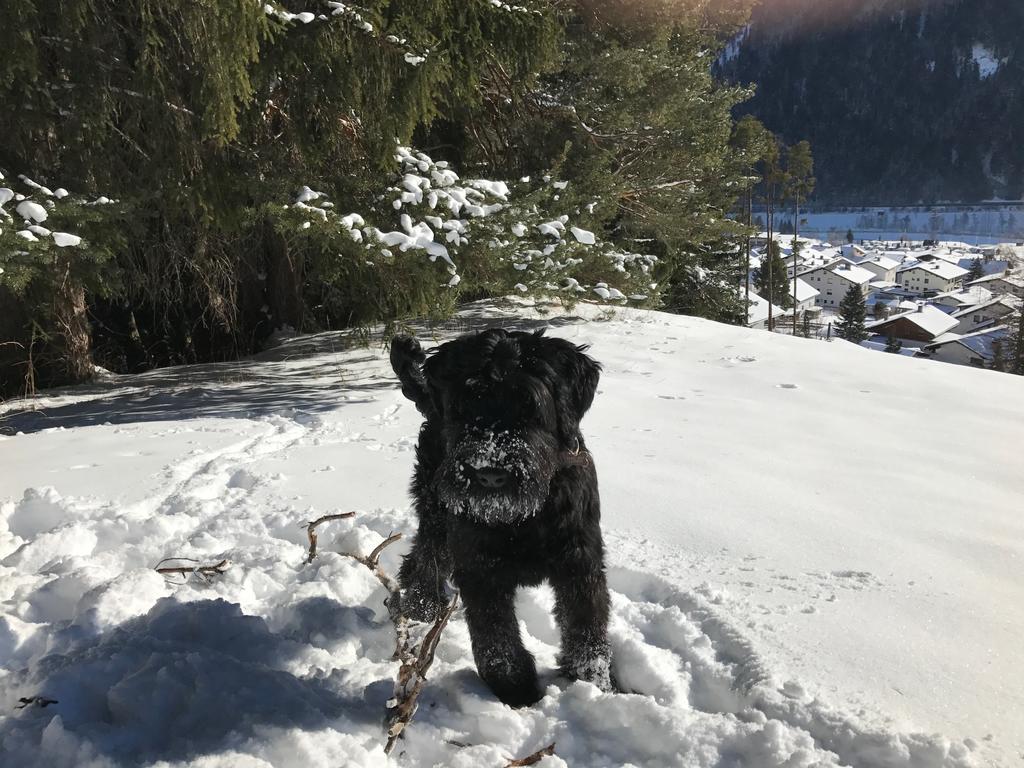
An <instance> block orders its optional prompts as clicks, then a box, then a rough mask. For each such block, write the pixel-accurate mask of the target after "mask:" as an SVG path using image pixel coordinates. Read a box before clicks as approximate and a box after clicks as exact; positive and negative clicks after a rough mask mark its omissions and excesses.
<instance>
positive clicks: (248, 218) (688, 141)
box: [0, 0, 767, 370]
mask: <svg viewBox="0 0 1024 768" xmlns="http://www.w3.org/2000/svg"><path fill="white" fill-rule="evenodd" d="M747 5H748V3H747V2H746V0H735V2H730V3H723V4H715V7H714V8H710V7H709V6H708V4H705V3H702V2H697V0H664V2H660V1H655V0H651V2H649V3H647V4H645V5H644V6H643V7H642V8H641V9H640V10H641V12H637V7H636V6H635V4H632V3H627V2H624V1H623V2H611V3H590V2H585V1H584V0H580V2H579V3H578V4H568V5H565V4H557V5H554V4H550V3H547V2H541V0H523V1H522V2H519V3H517V4H513V5H507V6H506V5H503V4H502V5H495V4H492V3H490V2H484V1H483V0H479V1H478V0H472V1H471V2H466V0H368V2H366V3H365V4H363V5H361V6H355V5H349V4H345V5H344V6H341V5H340V4H335V5H334V6H331V5H328V4H326V3H324V4H319V5H318V4H316V3H313V2H312V0H310V2H299V1H298V0H294V2H293V1H291V0H289V1H288V2H280V1H279V0H271V2H269V3H268V4H266V5H264V4H263V3H255V2H251V0H228V2H214V0H162V1H161V2H156V0H138V2H135V3H129V4H124V3H117V2H114V0H70V1H69V2H65V1H63V0H60V1H58V0H25V1H24V2H20V3H17V4H14V7H13V8H12V9H10V11H9V13H8V15H7V17H6V18H5V24H4V25H3V28H2V29H0V44H3V45H4V48H5V53H6V55H5V57H4V60H3V61H2V62H0V103H3V104H4V105H5V108H4V109H2V110H0V131H2V132H3V134H4V137H5V140H4V142H3V143H2V145H0V169H3V171H5V172H6V171H8V170H9V171H12V172H18V171H23V170H29V169H31V170H32V171H33V172H34V173H37V174H38V176H39V177H40V180H41V181H42V182H43V183H46V184H50V185H51V186H55V185H56V183H57V182H58V181H59V182H60V183H62V184H64V185H65V186H67V187H68V188H71V189H74V190H77V191H80V192H81V193H82V194H84V195H85V196H86V197H87V198H89V197H96V196H98V195H99V194H102V193H105V194H108V195H111V196H116V197H117V198H118V202H117V204H116V205H111V206H102V207H97V206H83V205H79V204H71V203H69V204H68V205H66V206H63V207H64V208H65V209H66V212H65V213H63V214H61V215H63V216H66V217H67V224H66V226H67V227H68V229H69V231H75V232H78V233H79V234H82V236H83V237H85V239H86V245H83V247H82V248H81V249H78V251H77V252H76V259H75V260H74V261H73V264H72V266H71V271H70V272H68V274H70V275H71V277H72V284H73V285H74V286H75V287H76V290H80V291H81V292H84V295H85V297H86V300H87V301H88V312H89V316H90V318H92V320H93V328H92V331H93V335H94V342H95V347H96V350H95V351H96V354H97V356H98V362H100V363H102V364H105V365H110V366H111V367H113V368H115V369H117V370H137V369H141V368H145V367H149V366H152V365H160V364H167V363H187V362H193V361H198V360H216V359H226V358H231V357H235V356H237V355H238V354H242V353H245V352H249V351H252V350H253V349H255V348H258V346H259V344H260V343H261V341H262V340H263V339H264V338H265V337H266V336H267V335H268V334H269V333H271V332H272V331H273V330H274V328H277V327H281V326H284V325H289V326H292V327H294V328H296V329H298V330H315V329H321V328H334V327H340V326H348V325H361V324H369V323H373V322H376V321H380V320H391V319H395V318H400V317H405V316H410V315H422V316H429V317H441V316H443V315H445V314H446V313H449V312H451V311H452V309H453V308H454V307H455V305H456V304H457V302H459V301H460V300H464V299H466V298H478V297H480V296H486V295H496V294H506V293H509V292H513V291H515V292H520V293H526V294H529V295H540V294H544V295H551V294H554V295H557V296H560V297H562V298H563V299H564V300H566V301H574V300H577V299H579V298H583V297H587V298H590V299H592V300H608V301H612V302H617V303H623V302H624V301H627V300H628V301H632V302H633V303H635V304H641V305H647V306H658V305H661V306H665V307H667V308H669V309H673V310H676V311H688V312H693V313H698V314H702V315H705V316H708V317H715V318H718V319H724V320H729V321H733V322H738V321H739V319H740V318H741V317H742V315H743V313H742V308H741V306H740V301H739V297H738V295H737V292H736V290H735V286H736V284H737V283H738V282H739V275H740V265H739V264H738V261H739V260H738V259H737V248H736V243H737V242H738V239H739V238H740V237H741V236H742V235H743V234H744V230H743V228H742V227H741V226H740V225H738V224H736V223H735V222H733V221H731V220H730V219H729V218H728V216H727V215H726V214H727V213H728V212H729V211H730V210H731V209H732V207H733V204H734V201H735V200H736V198H737V197H738V196H739V195H740V194H742V193H743V192H744V191H746V190H749V189H750V188H751V186H752V185H753V184H754V183H755V182H756V180H757V175H756V173H755V171H754V166H755V164H756V163H757V162H759V160H760V158H761V157H762V155H763V151H762V148H763V145H765V144H766V143H767V139H766V136H765V134H764V132H763V129H760V132H759V131H758V130H756V125H755V123H753V122H751V121H744V122H742V123H741V124H740V125H737V126H736V129H735V130H734V129H733V121H732V119H731V114H730V113H731V110H732V108H733V107H734V106H735V105H736V104H737V103H738V102H739V101H740V100H742V99H744V98H746V97H747V96H748V95H749V92H748V91H746V90H745V89H742V88H734V87H724V86H722V85H721V84H720V83H719V82H718V81H716V80H715V78H714V77H713V76H712V74H711V73H710V72H709V70H708V66H707V62H708V61H709V60H710V57H713V56H714V55H715V53H716V51H717V50H718V49H719V48H720V46H721V44H722V42H723V40H724V39H725V37H727V36H728V34H729V31H730V30H731V29H733V28H735V27H734V25H735V24H738V23H742V19H743V18H744V14H745V12H746V6H747ZM307 10H314V11H316V12H317V13H315V14H312V15H311V16H307V17H298V16H296V14H298V13H300V12H303V11H307ZM320 11H322V12H323V13H322V14H321V13H320ZM307 20H308V23H306V22H307ZM8 105H10V106H8ZM396 140H397V141H398V142H399V143H401V144H408V143H412V142H415V144H416V145H417V146H423V147H427V148H429V151H430V152H431V154H432V155H433V156H435V157H437V158H439V159H443V160H445V161H449V162H451V163H452V167H453V168H457V169H458V170H459V172H460V173H464V174H466V176H467V177H473V176H482V177H486V178H499V179H508V180H512V179H518V178H524V177H529V178H530V181H524V182H521V183H519V184H515V185H513V189H512V190H511V193H512V194H511V195H510V197H509V198H508V199H507V200H500V201H491V203H492V204H493V205H494V206H495V210H493V211H491V212H489V214H488V215H487V216H481V217H477V216H475V215H470V216H466V215H460V216H453V217H449V214H447V213H445V214H442V213H440V212H437V211H431V212H428V211H426V210H425V209H424V210H414V208H415V206H410V205H408V204H403V205H405V207H404V209H403V210H398V209H396V208H395V207H394V204H395V201H396V199H398V198H397V197H396V189H398V187H399V186H400V185H401V183H402V182H403V179H402V174H401V171H399V172H398V173H397V174H396V169H395V167H394V153H395V147H396ZM556 181H557V182H558V185H557V186H556V185H555V184H554V182H556ZM304 185H308V186H309V187H311V188H313V189H316V190H320V191H322V192H323V193H324V196H323V200H329V201H331V202H332V203H333V204H334V206H335V207H334V208H330V209H327V208H323V207H322V206H317V205H314V206H311V207H318V208H320V209H321V211H320V213H312V212H311V211H310V210H303V209H302V208H297V207H296V206H295V205H291V204H290V203H291V201H293V200H295V195H296V193H297V192H298V191H299V190H300V189H302V188H303V187H304ZM398 193H399V194H400V193H401V190H400V189H398ZM76 206H77V207H76ZM498 206H500V209H499V208H498ZM307 207H309V206H307ZM352 212H355V213H358V214H360V216H362V217H364V218H365V219H366V221H367V222H369V225H368V229H369V230H375V231H376V232H379V233H384V234H387V233H389V232H392V233H393V232H401V231H403V227H404V226H405V222H404V220H403V219H402V214H403V213H406V212H409V213H410V215H413V214H415V215H413V218H414V219H416V220H417V222H418V223H423V222H426V221H428V217H431V216H438V217H441V218H446V219H447V218H454V219H460V220H462V221H463V222H464V224H465V227H466V231H465V232H464V233H463V235H464V236H463V237H461V238H460V239H459V241H458V242H456V243H451V242H450V241H448V242H449V244H450V245H451V254H450V255H451V258H452V263H451V264H448V263H447V262H446V261H445V260H444V259H438V258H436V256H435V258H434V259H433V260H432V259H431V258H430V254H428V253H426V252H424V251H423V250H422V249H416V248H413V249H406V250H403V249H402V247H399V246H396V245H394V244H390V245H389V244H382V243H381V242H377V241H375V240H374V237H376V235H373V233H372V232H370V233H367V231H366V229H361V230H360V236H361V237H362V238H363V239H361V240H356V239H354V236H353V233H352V228H351V227H344V226H339V225H338V222H339V221H340V219H341V218H342V217H343V215H344V214H346V213H352ZM321 215H323V216H324V217H325V218H323V219H322V218H320V217H321ZM54 217H55V220H58V219H57V213H54ZM310 217H312V218H310ZM556 219H557V220H559V221H562V220H563V219H564V221H566V222H568V224H566V225H565V226H566V231H565V232H559V233H557V235H556V234H552V233H551V232H550V231H547V232H545V231H542V230H539V229H538V228H537V225H538V224H540V223H544V222H545V221H553V220H556ZM307 222H308V226H307ZM441 223H442V224H443V223H444V222H441ZM520 224H522V225H525V226H526V228H527V234H526V235H522V236H521V235H515V234H513V228H515V230H518V229H519V228H520V227H519V225H520ZM61 226H65V225H64V224H63V222H62V224H61ZM571 226H575V227H578V228H580V229H581V230H585V231H589V232H592V233H594V235H595V238H594V239H595V243H594V244H593V245H591V244H589V242H582V243H581V242H577V239H576V238H575V237H574V236H570V235H569V233H568V227H571ZM431 227H432V231H433V233H434V234H436V236H437V237H438V238H440V237H441V236H442V235H447V234H448V232H449V231H450V230H445V231H444V232H442V231H441V230H440V229H439V228H438V227H434V226H433V225H431ZM378 228H379V229H378ZM356 229H360V228H359V227H356ZM371 235H372V236H371ZM10 237H17V236H15V235H11V233H10V232H5V234H4V235H3V239H2V240H0V259H3V264H4V265H5V266H4V268H5V269H6V271H7V274H6V275H5V276H4V278H3V279H6V281H7V284H6V285H5V286H4V287H3V290H5V291H8V292H13V291H15V286H17V288H16V290H17V301H19V302H21V304H20V305H19V308H20V310H21V312H20V314H18V318H19V319H18V320H17V321H16V322H14V321H11V322H13V323H14V326H17V328H16V333H15V331H11V332H10V333H11V334H12V335H13V336H14V337H15V340H18V341H20V342H21V343H23V344H24V342H25V340H26V339H27V338H28V337H29V335H31V334H32V333H34V332H35V331H34V330H33V328H34V327H35V326H37V327H53V326H54V323H55V318H56V317H57V315H58V313H57V312H56V309H58V307H56V306H55V302H56V303H59V302H60V301H66V297H64V298H63V299H61V298H55V297H59V296H61V295H62V294H60V291H59V290H58V289H59V288H60V286H61V285H63V283H60V282H59V280H58V275H59V272H60V270H59V269H55V268H54V267H53V264H54V263H55V262H54V261H53V255H52V254H50V252H49V251H47V249H46V247H44V246H42V245H33V247H30V248H29V247H25V243H24V242H19V240H20V238H19V240H11V239H10ZM382 246H383V247H382ZM527 257H528V258H527ZM523 265H525V267H523ZM456 278H458V279H456ZM36 295H38V297H40V298H38V299H31V300H30V296H36ZM627 296H628V297H629V298H628V299H627V298H626V297H627ZM12 327H13V326H12Z"/></svg>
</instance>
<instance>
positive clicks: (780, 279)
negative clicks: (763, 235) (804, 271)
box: [757, 240, 793, 309]
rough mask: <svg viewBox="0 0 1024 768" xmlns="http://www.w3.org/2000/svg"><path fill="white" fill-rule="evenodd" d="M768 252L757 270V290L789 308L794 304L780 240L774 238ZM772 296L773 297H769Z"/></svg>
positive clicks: (765, 297) (763, 295)
mask: <svg viewBox="0 0 1024 768" xmlns="http://www.w3.org/2000/svg"><path fill="white" fill-rule="evenodd" d="M768 252H769V253H770V254H771V255H770V256H769V255H767V254H766V255H765V256H764V258H762V259H761V267H760V269H758V272H757V292H758V293H760V294H761V296H762V297H763V298H764V299H766V300H769V301H771V300H774V302H775V303H776V304H778V305H779V306H781V307H783V308H785V309H789V308H790V307H792V306H793V297H792V296H790V293H789V280H788V278H787V277H786V264H785V262H783V260H782V251H781V249H780V248H779V242H778V241H777V240H772V241H771V243H769V245H768ZM769 296H771V297H773V299H768V297H769Z"/></svg>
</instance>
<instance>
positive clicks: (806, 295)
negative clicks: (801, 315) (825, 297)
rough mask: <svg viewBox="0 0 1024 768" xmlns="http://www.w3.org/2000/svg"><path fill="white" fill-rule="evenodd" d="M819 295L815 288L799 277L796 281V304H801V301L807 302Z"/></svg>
mask: <svg viewBox="0 0 1024 768" xmlns="http://www.w3.org/2000/svg"><path fill="white" fill-rule="evenodd" d="M820 293H821V291H819V290H818V289H817V288H815V287H814V286H813V285H811V284H810V283H808V282H806V281H804V280H801V279H800V278H799V277H798V278H797V279H796V301H797V304H799V303H800V302H803V301H808V300H810V299H813V298H814V297H815V296H817V295H819V294H820Z"/></svg>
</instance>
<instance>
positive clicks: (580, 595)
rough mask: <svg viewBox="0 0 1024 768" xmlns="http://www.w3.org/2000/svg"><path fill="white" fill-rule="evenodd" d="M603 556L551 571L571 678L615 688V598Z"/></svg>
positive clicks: (562, 661) (564, 664) (565, 666)
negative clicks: (611, 623) (611, 631)
mask: <svg viewBox="0 0 1024 768" xmlns="http://www.w3.org/2000/svg"><path fill="white" fill-rule="evenodd" d="M602 560H603V558H602V557H601V556H600V553H599V555H598V557H597V558H595V559H590V560H579V561H576V562H568V563H561V564H559V567H558V568H557V570H556V571H555V572H554V573H553V574H552V575H551V586H552V587H553V588H554V591H555V619H556V621H557V622H558V628H559V630H560V631H561V635H562V653H561V656H560V657H559V664H560V665H561V668H562V674H564V675H565V676H566V677H568V678H569V679H570V680H585V681H587V682H590V683H594V685H596V686H597V687H598V688H600V689H601V690H602V691H606V692H607V691H612V690H614V686H613V683H612V677H611V648H610V646H609V644H608V614H609V609H610V604H611V598H610V597H609V595H608V584H607V581H606V579H605V574H604V566H603V564H602Z"/></svg>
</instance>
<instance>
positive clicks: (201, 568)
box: [156, 557, 231, 581]
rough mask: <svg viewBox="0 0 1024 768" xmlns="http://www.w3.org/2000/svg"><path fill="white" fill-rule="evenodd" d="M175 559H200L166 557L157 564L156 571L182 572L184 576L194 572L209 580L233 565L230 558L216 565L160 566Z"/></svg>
mask: <svg viewBox="0 0 1024 768" xmlns="http://www.w3.org/2000/svg"><path fill="white" fill-rule="evenodd" d="M174 560H187V561H188V562H190V563H198V562H199V561H198V560H193V559H192V558H190V557H165V558H164V559H163V560H161V561H160V562H159V563H157V564H156V572H157V573H160V574H163V575H165V576H166V575H169V574H180V575H183V576H192V575H193V574H198V575H200V576H202V577H203V578H204V579H206V580H207V581H208V580H209V579H210V577H211V576H220V575H221V574H223V573H224V572H225V571H227V569H228V568H230V567H231V561H230V560H221V561H220V562H219V563H215V564H214V565H183V566H173V567H169V568H161V567H160V566H161V565H163V564H164V563H169V562H171V561H174Z"/></svg>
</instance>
